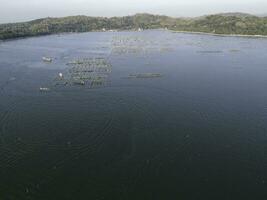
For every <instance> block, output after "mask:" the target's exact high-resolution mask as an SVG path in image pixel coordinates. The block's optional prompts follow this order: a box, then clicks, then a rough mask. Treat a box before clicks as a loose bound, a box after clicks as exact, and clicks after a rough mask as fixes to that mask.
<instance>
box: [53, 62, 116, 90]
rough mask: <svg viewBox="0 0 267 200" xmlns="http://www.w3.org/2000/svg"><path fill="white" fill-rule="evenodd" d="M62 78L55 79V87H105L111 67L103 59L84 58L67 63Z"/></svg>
mask: <svg viewBox="0 0 267 200" xmlns="http://www.w3.org/2000/svg"><path fill="white" fill-rule="evenodd" d="M67 65H68V66H69V68H68V69H67V71H66V73H65V74H64V76H61V77H57V78H56V79H55V85H56V86H75V85H80V86H87V87H89V88H95V87H103V86H105V85H107V82H108V77H109V75H110V73H111V69H112V65H111V64H110V62H108V60H107V59H105V58H84V59H78V60H75V61H71V62H69V63H67Z"/></svg>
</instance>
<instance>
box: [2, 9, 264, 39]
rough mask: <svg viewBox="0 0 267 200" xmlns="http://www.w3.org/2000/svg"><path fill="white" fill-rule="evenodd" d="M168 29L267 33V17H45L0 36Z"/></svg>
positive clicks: (13, 25)
mask: <svg viewBox="0 0 267 200" xmlns="http://www.w3.org/2000/svg"><path fill="white" fill-rule="evenodd" d="M139 28H141V29H157V28H168V29H170V30H175V31H193V32H205V33H216V34H241V35H267V17H257V16H253V15H249V14H243V13H223V14H216V15H208V16H203V17H197V18H172V17H168V16H162V15H150V14H136V15H134V16H125V17H112V18H104V17H88V16H72V17H62V18H44V19H38V20H33V21H29V22H22V23H10V24H0V39H2V40H4V39H12V38H18V37H29V36H38V35H48V34H55V33H67V32H88V31H99V30H137V29H139Z"/></svg>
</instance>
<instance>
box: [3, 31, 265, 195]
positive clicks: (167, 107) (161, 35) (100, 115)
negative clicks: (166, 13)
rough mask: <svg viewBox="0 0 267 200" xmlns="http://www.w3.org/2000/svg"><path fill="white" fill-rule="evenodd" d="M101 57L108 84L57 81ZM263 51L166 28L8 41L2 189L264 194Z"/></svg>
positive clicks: (261, 45)
mask: <svg viewBox="0 0 267 200" xmlns="http://www.w3.org/2000/svg"><path fill="white" fill-rule="evenodd" d="M44 56H46V57H51V58H52V59H53V62H51V63H45V62H43V61H42V57H44ZM94 58H101V59H103V60H105V62H107V63H108V64H109V65H110V68H111V70H110V71H109V72H108V73H105V76H104V77H105V79H104V80H103V82H101V84H99V85H93V86H92V85H90V84H87V83H85V84H84V85H83V84H72V83H66V84H59V85H57V84H55V82H56V81H55V80H56V79H58V74H59V73H62V74H63V77H64V76H65V75H66V76H67V74H68V73H69V70H70V68H71V67H72V66H70V65H66V64H67V63H69V62H72V61H75V60H76V61H77V60H83V59H94ZM266 58H267V39H264V38H238V37H217V36H208V35H194V34H183V33H172V32H169V31H161V30H154V31H143V32H101V33H97V32H94V33H81V34H76V33H74V34H66V35H64V34H63V35H52V36H44V37H35V38H27V39H21V40H13V41H7V42H1V43H0V199H5V200H6V199H7V200H13V199H20V200H21V199H45V200H47V199H56V200H59V199H92V200H93V199H96V200H97V199H108V200H110V199H116V200H118V199H122V200H127V199H136V200H137V199H138V200H142V199H144V200H150V199H151V200H152V199H153V200H156V199H159V200H161V199H164V200H167V199H187V200H188V199H192V200H196V199H216V200H218V199H223V200H224V199H225V200H226V199H227V200H232V199H234V200H236V199H242V200H243V199H266V198H267V60H266ZM144 73H145V74H146V75H148V77H146V78H144V77H143V78H142V77H139V76H138V75H140V74H141V75H142V74H144ZM147 73H156V74H160V76H158V77H149V74H147ZM101 80H102V79H101ZM66 82H68V80H67V81H66ZM40 87H43V88H49V91H40Z"/></svg>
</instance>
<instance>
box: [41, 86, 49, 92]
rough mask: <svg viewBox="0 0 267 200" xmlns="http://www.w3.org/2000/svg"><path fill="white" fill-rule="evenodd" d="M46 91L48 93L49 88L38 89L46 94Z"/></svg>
mask: <svg viewBox="0 0 267 200" xmlns="http://www.w3.org/2000/svg"><path fill="white" fill-rule="evenodd" d="M48 91H50V89H49V88H43V87H40V92H48Z"/></svg>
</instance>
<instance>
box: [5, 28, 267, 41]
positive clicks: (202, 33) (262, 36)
mask: <svg viewBox="0 0 267 200" xmlns="http://www.w3.org/2000/svg"><path fill="white" fill-rule="evenodd" d="M149 30H160V31H169V32H171V33H187V34H194V35H209V36H217V37H243V38H262V39H267V35H242V34H218V33H207V32H198V31H177V30H172V29H164V28H157V29H144V30H142V31H149ZM124 31H130V32H142V31H138V30H135V29H128V30H127V29H125V30H122V29H116V30H112V31H111V30H106V31H102V30H92V31H87V32H62V33H52V34H43V35H33V36H23V37H15V38H8V39H0V43H3V42H8V41H14V40H22V39H29V38H37V37H43V36H53V35H58V36H62V35H69V34H80V33H94V32H99V33H100V32H101V33H114V32H124Z"/></svg>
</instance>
